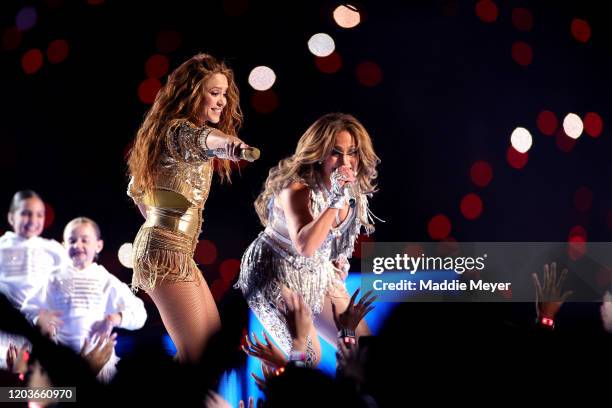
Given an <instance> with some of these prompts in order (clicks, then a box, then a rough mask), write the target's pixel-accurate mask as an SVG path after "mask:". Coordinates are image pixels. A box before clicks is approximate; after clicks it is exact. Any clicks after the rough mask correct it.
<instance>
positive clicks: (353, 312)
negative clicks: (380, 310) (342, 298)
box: [332, 289, 377, 331]
mask: <svg viewBox="0 0 612 408" xmlns="http://www.w3.org/2000/svg"><path fill="white" fill-rule="evenodd" d="M358 294H359V289H357V290H356V291H355V293H353V296H351V300H350V301H349V304H348V306H347V307H346V310H345V311H343V312H342V313H338V312H337V310H336V305H335V304H334V303H333V302H332V312H333V314H334V323H335V324H336V328H337V329H338V330H343V329H346V330H352V331H354V330H355V329H356V328H357V326H358V325H359V322H360V321H361V320H362V319H363V318H364V317H365V316H366V315H367V314H368V313H370V312H371V311H372V310H373V309H374V306H372V302H374V301H375V300H376V298H377V296H373V295H372V291H371V290H370V291H368V292H367V293H366V294H365V295H363V297H362V298H361V299H359V302H357V303H355V299H356V298H357V295H358Z"/></svg>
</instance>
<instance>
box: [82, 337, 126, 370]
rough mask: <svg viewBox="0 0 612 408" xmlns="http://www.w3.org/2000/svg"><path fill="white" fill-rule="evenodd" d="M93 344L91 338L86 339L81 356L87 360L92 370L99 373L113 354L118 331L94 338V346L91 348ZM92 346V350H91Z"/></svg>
mask: <svg viewBox="0 0 612 408" xmlns="http://www.w3.org/2000/svg"><path fill="white" fill-rule="evenodd" d="M91 344H92V342H91V340H89V339H85V343H84V344H83V347H82V348H81V357H83V358H84V359H85V361H87V364H89V367H91V370H92V372H93V373H94V374H96V375H97V374H98V373H99V372H100V370H102V367H104V365H105V364H106V363H107V362H108V360H110V358H111V356H112V355H113V350H114V348H115V345H116V344H117V333H113V334H111V335H106V336H102V337H98V338H97V339H96V340H94V347H93V348H91ZM90 348H91V350H89V349H90ZM88 350H89V351H88Z"/></svg>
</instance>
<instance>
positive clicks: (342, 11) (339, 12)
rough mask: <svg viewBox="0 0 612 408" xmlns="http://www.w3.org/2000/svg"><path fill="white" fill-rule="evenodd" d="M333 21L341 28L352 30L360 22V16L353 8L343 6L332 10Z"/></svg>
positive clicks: (346, 5)
mask: <svg viewBox="0 0 612 408" xmlns="http://www.w3.org/2000/svg"><path fill="white" fill-rule="evenodd" d="M334 21H336V24H338V25H339V26H340V27H342V28H353V27H355V26H356V25H357V24H359V23H360V22H361V16H360V15H359V11H357V8H355V6H352V5H350V4H343V5H340V6H338V7H336V9H335V10H334Z"/></svg>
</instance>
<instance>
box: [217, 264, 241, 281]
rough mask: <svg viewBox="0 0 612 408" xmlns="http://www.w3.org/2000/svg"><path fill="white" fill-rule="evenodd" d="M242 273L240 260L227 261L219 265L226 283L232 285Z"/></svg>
mask: <svg viewBox="0 0 612 408" xmlns="http://www.w3.org/2000/svg"><path fill="white" fill-rule="evenodd" d="M239 271H240V261H239V260H238V259H226V260H225V261H223V262H221V265H219V274H220V275H221V279H223V280H224V281H225V282H226V283H230V282H231V281H232V280H233V279H234V278H235V277H236V276H237V275H238V272H239Z"/></svg>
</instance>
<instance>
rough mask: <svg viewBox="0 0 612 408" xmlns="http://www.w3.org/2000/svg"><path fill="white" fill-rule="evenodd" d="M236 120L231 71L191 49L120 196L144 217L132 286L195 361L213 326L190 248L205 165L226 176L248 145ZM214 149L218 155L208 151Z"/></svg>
mask: <svg viewBox="0 0 612 408" xmlns="http://www.w3.org/2000/svg"><path fill="white" fill-rule="evenodd" d="M241 123H242V112H241V110H240V106H239V96H238V88H237V87H236V84H235V82H234V74H233V72H232V70H231V69H230V68H228V67H227V66H226V65H225V64H224V63H223V62H221V61H219V60H217V59H216V58H214V57H212V56H210V55H207V54H198V55H195V56H193V57H192V58H190V59H189V60H187V61H185V62H184V63H183V64H182V65H180V66H179V67H178V68H177V69H176V70H174V72H172V73H171V74H170V75H169V76H168V80H167V82H166V84H165V85H164V86H163V87H162V88H161V90H160V91H159V93H158V94H157V96H156V98H155V102H154V103H153V106H152V107H151V109H150V111H149V112H148V113H147V114H146V116H145V119H144V121H143V123H142V125H141V127H140V129H139V130H138V133H137V135H136V140H135V142H134V147H133V148H132V150H131V152H130V156H129V159H128V166H129V174H130V176H131V180H130V183H129V186H128V195H129V196H130V197H132V199H133V200H134V202H135V203H136V204H137V206H138V208H139V209H140V212H141V213H142V215H143V216H144V217H145V219H146V221H145V223H144V224H143V225H142V227H141V228H140V230H139V231H138V234H137V235H136V238H135V240H134V245H133V255H132V257H133V264H134V274H133V278H132V287H133V288H134V289H143V290H145V291H146V292H147V293H148V294H149V295H150V297H151V299H153V302H155V305H156V306H157V308H158V310H159V312H160V315H161V318H162V321H163V322H164V325H165V327H166V329H167V330H168V333H169V334H170V337H171V338H172V340H173V342H174V344H175V346H176V348H177V355H178V358H179V360H180V361H183V362H195V361H197V360H198V359H199V358H200V356H201V353H202V350H203V349H204V346H205V344H206V342H207V340H208V338H209V337H210V336H211V334H213V333H214V332H215V331H216V330H218V329H219V327H220V320H219V313H218V311H217V307H216V305H215V302H214V299H213V297H212V295H211V292H210V290H209V288H208V285H207V284H206V281H205V280H204V278H203V277H202V274H201V272H200V270H199V269H198V267H197V265H196V263H195V262H194V260H193V253H194V251H195V247H196V244H197V243H198V237H199V235H200V228H201V226H202V210H203V209H204V203H205V202H206V199H207V197H208V193H209V190H210V185H211V179H212V176H213V169H214V168H215V167H217V168H218V173H219V174H220V176H221V177H222V178H223V179H229V176H230V163H229V161H230V160H238V159H239V153H240V149H243V148H246V147H248V146H247V145H246V144H244V143H243V142H242V140H240V139H239V138H238V137H237V136H236V134H237V131H238V129H239V127H240V125H241ZM219 149H221V151H222V152H224V154H223V155H219V154H218V153H217V154H218V156H221V157H224V158H223V159H220V158H218V157H212V155H211V154H210V152H212V151H216V152H219ZM215 161H217V162H218V165H217V166H214V165H213V164H214V162H215Z"/></svg>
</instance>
